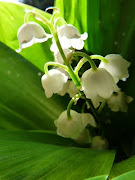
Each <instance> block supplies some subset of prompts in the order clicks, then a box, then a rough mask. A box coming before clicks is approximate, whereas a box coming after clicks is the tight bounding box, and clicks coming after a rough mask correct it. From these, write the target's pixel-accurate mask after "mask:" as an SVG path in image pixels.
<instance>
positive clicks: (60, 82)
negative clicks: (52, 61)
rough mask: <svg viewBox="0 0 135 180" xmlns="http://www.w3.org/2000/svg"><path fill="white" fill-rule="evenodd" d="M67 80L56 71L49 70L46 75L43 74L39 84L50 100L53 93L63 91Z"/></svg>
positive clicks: (62, 74)
mask: <svg viewBox="0 0 135 180" xmlns="http://www.w3.org/2000/svg"><path fill="white" fill-rule="evenodd" d="M67 80H68V77H67V76H66V75H65V74H64V73H61V72H60V71H59V70H57V69H51V70H50V71H48V75H47V74H44V75H43V76H42V78H41V82H42V86H43V88H44V90H45V94H46V97H47V98H50V97H51V96H52V95H53V93H54V94H55V93H59V92H60V91H61V90H62V89H63V86H64V84H65V83H66V82H67Z"/></svg>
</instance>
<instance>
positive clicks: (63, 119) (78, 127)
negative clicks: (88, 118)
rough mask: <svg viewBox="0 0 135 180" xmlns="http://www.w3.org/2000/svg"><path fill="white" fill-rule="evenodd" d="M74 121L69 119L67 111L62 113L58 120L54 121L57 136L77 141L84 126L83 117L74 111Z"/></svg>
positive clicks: (72, 111) (72, 114) (72, 113)
mask: <svg viewBox="0 0 135 180" xmlns="http://www.w3.org/2000/svg"><path fill="white" fill-rule="evenodd" d="M70 112H71V116H72V119H71V120H68V119H67V111H64V112H62V114H61V115H60V116H59V118H58V119H57V120H55V121H54V124H55V125H56V127H57V134H58V135H60V136H63V137H67V138H72V139H77V138H78V137H79V136H80V134H81V133H82V131H83V130H84V126H83V124H82V120H81V115H80V114H79V113H77V112H76V111H74V110H71V111H70Z"/></svg>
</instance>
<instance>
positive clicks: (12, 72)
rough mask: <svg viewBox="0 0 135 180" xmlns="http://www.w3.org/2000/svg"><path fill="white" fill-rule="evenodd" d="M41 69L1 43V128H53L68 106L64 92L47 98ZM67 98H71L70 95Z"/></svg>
mask: <svg viewBox="0 0 135 180" xmlns="http://www.w3.org/2000/svg"><path fill="white" fill-rule="evenodd" d="M41 75H42V72H41V71H40V70H39V69H37V68H36V67H34V66H33V65H32V64H31V63H29V62H28V61H26V60H25V59H24V58H23V57H22V56H20V55H19V54H17V53H16V52H14V51H13V50H11V49H9V48H8V47H6V46H5V45H3V44H2V43H0V128H1V129H54V128H55V127H54V123H53V121H54V120H55V119H57V118H58V116H59V115H60V113H61V112H62V111H63V110H65V109H66V102H67V101H66V100H65V98H64V100H63V97H61V96H53V97H52V98H50V99H47V98H45V93H44V90H43V88H42V85H41V80H40V79H41ZM67 100H68V98H67Z"/></svg>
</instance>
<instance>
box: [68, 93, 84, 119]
mask: <svg viewBox="0 0 135 180" xmlns="http://www.w3.org/2000/svg"><path fill="white" fill-rule="evenodd" d="M80 97H81V93H79V94H76V95H75V96H74V97H73V98H72V99H71V100H70V101H69V103H68V106H67V118H68V119H69V120H71V118H72V117H71V114H70V110H71V107H72V105H73V103H74V102H75V101H76V100H77V99H79V98H80Z"/></svg>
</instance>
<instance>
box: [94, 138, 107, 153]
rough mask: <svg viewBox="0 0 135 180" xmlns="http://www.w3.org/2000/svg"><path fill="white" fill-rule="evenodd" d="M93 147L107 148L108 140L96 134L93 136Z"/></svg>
mask: <svg viewBox="0 0 135 180" xmlns="http://www.w3.org/2000/svg"><path fill="white" fill-rule="evenodd" d="M91 148H93V149H98V150H106V149H108V141H107V139H105V138H102V137H101V136H95V137H93V138H92V142H91Z"/></svg>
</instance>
